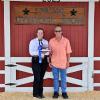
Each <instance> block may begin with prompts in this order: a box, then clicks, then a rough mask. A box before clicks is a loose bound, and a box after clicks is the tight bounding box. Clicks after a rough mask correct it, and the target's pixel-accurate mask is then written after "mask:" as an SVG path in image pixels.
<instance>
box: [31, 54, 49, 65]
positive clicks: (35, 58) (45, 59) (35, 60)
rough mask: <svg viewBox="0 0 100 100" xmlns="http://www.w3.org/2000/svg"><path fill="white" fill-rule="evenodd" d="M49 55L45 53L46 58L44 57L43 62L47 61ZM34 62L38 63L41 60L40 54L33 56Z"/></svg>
mask: <svg viewBox="0 0 100 100" xmlns="http://www.w3.org/2000/svg"><path fill="white" fill-rule="evenodd" d="M47 57H48V56H46V55H45V56H44V58H42V63H43V62H47ZM32 62H34V63H38V62H39V56H32Z"/></svg>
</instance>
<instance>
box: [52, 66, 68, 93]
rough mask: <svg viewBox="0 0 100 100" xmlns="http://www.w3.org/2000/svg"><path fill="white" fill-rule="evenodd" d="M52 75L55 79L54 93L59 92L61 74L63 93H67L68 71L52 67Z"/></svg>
mask: <svg viewBox="0 0 100 100" xmlns="http://www.w3.org/2000/svg"><path fill="white" fill-rule="evenodd" d="M52 73H53V78H54V92H59V73H60V77H61V90H62V93H65V92H66V86H67V83H66V69H59V68H56V67H54V66H53V67H52Z"/></svg>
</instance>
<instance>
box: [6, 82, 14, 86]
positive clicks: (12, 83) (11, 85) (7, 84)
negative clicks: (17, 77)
mask: <svg viewBox="0 0 100 100" xmlns="http://www.w3.org/2000/svg"><path fill="white" fill-rule="evenodd" d="M5 85H10V86H12V85H16V83H7V84H5Z"/></svg>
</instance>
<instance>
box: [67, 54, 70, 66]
mask: <svg viewBox="0 0 100 100" xmlns="http://www.w3.org/2000/svg"><path fill="white" fill-rule="evenodd" d="M69 61H70V53H69V54H67V67H69Z"/></svg>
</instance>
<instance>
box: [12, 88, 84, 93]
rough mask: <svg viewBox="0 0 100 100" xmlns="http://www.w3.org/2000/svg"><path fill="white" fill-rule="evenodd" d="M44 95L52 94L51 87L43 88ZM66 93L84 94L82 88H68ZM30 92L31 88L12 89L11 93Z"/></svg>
mask: <svg viewBox="0 0 100 100" xmlns="http://www.w3.org/2000/svg"><path fill="white" fill-rule="evenodd" d="M43 89H44V93H52V91H53V87H44V88H43ZM67 90H68V92H76V91H78V92H84V88H83V87H68V88H67ZM23 91H24V92H32V91H33V88H32V87H16V88H12V90H11V92H23Z"/></svg>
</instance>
